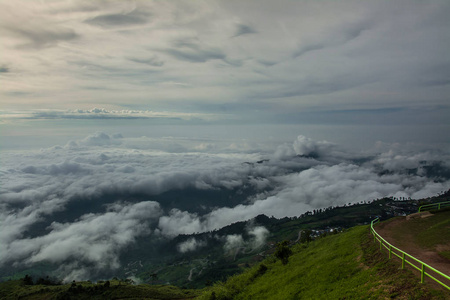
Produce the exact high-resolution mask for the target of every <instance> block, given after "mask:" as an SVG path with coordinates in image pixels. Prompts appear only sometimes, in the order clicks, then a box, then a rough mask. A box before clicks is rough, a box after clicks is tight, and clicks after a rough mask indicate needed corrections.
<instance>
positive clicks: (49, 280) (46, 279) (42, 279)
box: [22, 274, 62, 285]
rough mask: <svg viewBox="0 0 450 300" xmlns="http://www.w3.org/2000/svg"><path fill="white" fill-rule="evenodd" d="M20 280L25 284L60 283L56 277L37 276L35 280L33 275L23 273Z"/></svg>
mask: <svg viewBox="0 0 450 300" xmlns="http://www.w3.org/2000/svg"><path fill="white" fill-rule="evenodd" d="M22 282H23V284H25V285H61V284H62V280H59V279H56V278H50V277H49V276H46V277H39V278H38V279H36V280H33V277H31V276H29V275H28V274H27V275H25V277H24V278H22Z"/></svg>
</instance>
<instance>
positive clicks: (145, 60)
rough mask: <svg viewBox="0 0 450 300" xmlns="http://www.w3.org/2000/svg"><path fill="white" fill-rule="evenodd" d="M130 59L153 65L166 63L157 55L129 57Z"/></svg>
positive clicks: (158, 65) (157, 65) (159, 65)
mask: <svg viewBox="0 0 450 300" xmlns="http://www.w3.org/2000/svg"><path fill="white" fill-rule="evenodd" d="M128 60H130V61H134V62H136V63H139V64H145V65H149V66H153V67H162V66H163V65H164V61H162V60H159V59H158V58H157V57H156V56H153V57H150V58H128Z"/></svg>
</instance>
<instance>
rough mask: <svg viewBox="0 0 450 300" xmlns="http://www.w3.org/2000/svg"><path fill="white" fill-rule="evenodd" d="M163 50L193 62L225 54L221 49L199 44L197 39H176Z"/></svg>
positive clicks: (222, 57)
mask: <svg viewBox="0 0 450 300" xmlns="http://www.w3.org/2000/svg"><path fill="white" fill-rule="evenodd" d="M163 52H164V53H167V54H169V55H171V56H173V57H175V58H176V59H179V60H183V61H188V62H193V63H203V62H207V61H209V60H214V59H221V60H224V59H226V55H225V53H224V52H223V51H222V50H221V49H219V48H215V47H208V46H204V45H200V44H199V43H198V41H195V40H192V39H178V40H176V41H174V42H173V47H172V48H169V49H165V50H163Z"/></svg>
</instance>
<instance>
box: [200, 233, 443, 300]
mask: <svg viewBox="0 0 450 300" xmlns="http://www.w3.org/2000/svg"><path fill="white" fill-rule="evenodd" d="M291 249H292V251H293V255H292V256H291V257H289V262H288V263H287V264H286V265H283V264H282V262H281V261H279V260H276V259H274V258H269V259H267V260H265V261H264V262H262V263H261V264H260V265H257V266H255V267H253V268H252V269H250V270H249V271H247V272H245V273H243V274H241V275H236V276H234V277H232V278H230V279H229V280H228V281H227V282H225V283H219V284H217V285H215V286H214V287H213V288H212V289H211V290H210V291H208V292H206V293H205V294H203V295H202V296H201V297H200V298H199V299H385V298H386V299H387V298H397V299H446V297H448V296H449V295H448V293H446V292H441V291H436V290H433V289H432V288H431V287H430V285H429V284H419V283H418V282H419V279H418V277H417V276H416V275H414V274H412V273H411V272H410V271H407V270H399V268H398V261H397V262H395V261H388V259H387V256H386V254H385V253H381V252H380V251H379V248H378V247H377V245H376V244H375V243H374V242H373V238H372V237H371V235H370V234H369V229H368V226H358V227H355V228H352V229H350V230H348V231H346V232H344V233H340V234H338V235H332V236H327V237H324V238H321V239H318V240H316V241H313V242H311V243H309V244H297V245H295V246H293V247H292V248H291ZM262 266H264V267H262Z"/></svg>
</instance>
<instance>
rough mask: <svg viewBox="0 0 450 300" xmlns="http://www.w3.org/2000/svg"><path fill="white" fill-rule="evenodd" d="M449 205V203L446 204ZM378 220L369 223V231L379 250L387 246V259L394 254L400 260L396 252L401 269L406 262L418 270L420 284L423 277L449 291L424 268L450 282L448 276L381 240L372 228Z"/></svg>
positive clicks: (447, 286) (445, 285) (423, 279)
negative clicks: (414, 262) (417, 264)
mask: <svg viewBox="0 0 450 300" xmlns="http://www.w3.org/2000/svg"><path fill="white" fill-rule="evenodd" d="M448 203H449V204H450V201H449V202H448ZM378 222H379V219H378V218H376V219H375V220H373V221H372V222H371V223H370V230H371V232H372V233H373V235H374V238H375V241H376V240H378V241H380V250H383V243H384V244H386V245H387V246H389V258H391V254H392V253H394V254H395V255H396V256H398V257H399V258H400V255H397V254H396V253H395V252H392V249H394V250H396V251H398V252H399V253H401V254H402V257H401V260H402V269H404V268H405V262H407V263H408V264H410V265H411V266H412V267H414V268H415V269H416V270H418V271H419V272H420V273H421V274H420V283H424V282H425V275H426V276H428V277H429V278H431V279H432V280H434V281H435V282H437V283H439V284H440V285H442V286H443V287H445V288H446V289H448V290H450V285H448V284H445V283H443V282H442V281H440V280H438V279H437V278H435V277H433V276H432V275H430V274H428V273H426V272H425V267H427V268H428V269H429V271H431V272H434V273H433V274H438V275H439V276H442V277H443V278H445V279H446V280H448V281H450V276H448V275H446V274H444V273H442V272H441V271H439V270H436V269H435V268H433V267H431V266H429V265H427V264H426V263H424V262H423V261H420V260H418V259H417V258H415V257H413V256H411V255H409V254H407V253H406V252H405V251H403V250H401V249H399V248H397V247H395V246H393V245H391V244H390V243H389V242H387V241H386V240H385V239H383V237H382V236H380V235H379V234H378V233H377V232H376V231H375V229H374V228H373V225H374V224H376V223H378ZM387 246H385V247H386V249H388V247H387ZM406 257H408V258H409V259H410V260H408V259H407V258H406ZM412 261H416V262H417V263H419V265H421V266H422V268H420V267H418V266H416V265H415V264H413V263H412Z"/></svg>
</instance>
